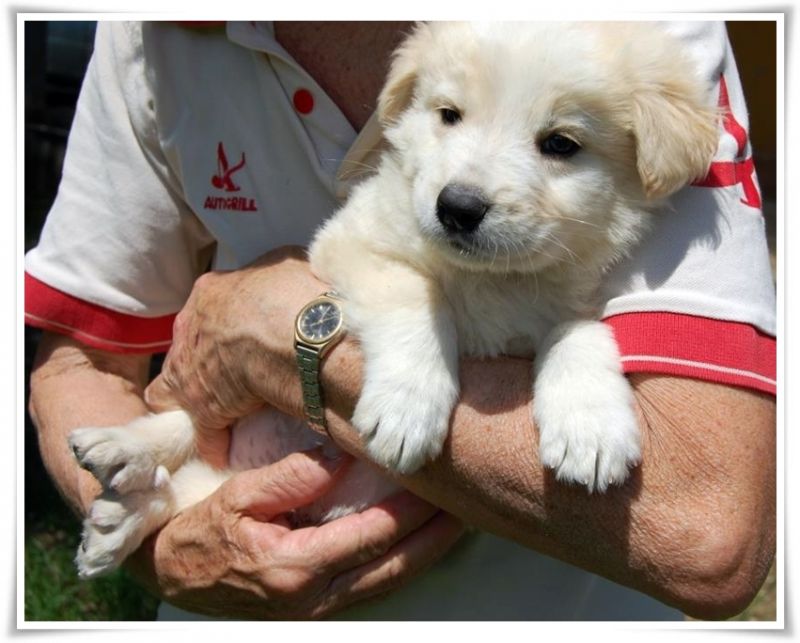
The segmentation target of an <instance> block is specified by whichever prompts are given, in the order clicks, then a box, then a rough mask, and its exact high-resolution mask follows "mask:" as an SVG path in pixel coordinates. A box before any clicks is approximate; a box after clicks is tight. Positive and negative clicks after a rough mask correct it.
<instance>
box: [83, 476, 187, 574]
mask: <svg viewBox="0 0 800 643" xmlns="http://www.w3.org/2000/svg"><path fill="white" fill-rule="evenodd" d="M163 474H164V475H166V476H167V478H169V474H168V473H167V472H166V470H164V471H163ZM172 510H173V497H172V493H171V491H170V489H169V488H168V486H162V487H161V488H160V489H155V490H152V491H142V492H134V493H131V494H126V495H118V494H115V493H113V492H106V493H104V494H103V495H102V496H100V497H99V498H97V499H96V500H95V501H94V502H93V503H92V506H91V508H90V509H89V514H88V515H87V517H86V519H85V520H84V521H83V535H82V538H81V544H80V546H79V548H78V552H77V554H76V556H75V565H76V566H77V568H78V575H79V576H80V577H81V578H84V579H85V578H95V577H97V576H102V575H104V574H108V573H110V572H112V571H114V570H115V569H117V568H118V567H119V566H120V565H121V564H122V562H123V561H124V560H125V559H126V558H127V557H128V556H129V555H130V554H132V553H133V552H134V551H135V550H136V549H137V548H138V547H139V545H141V544H142V541H143V540H144V539H145V538H146V537H147V536H148V535H150V534H151V533H153V532H154V531H155V530H156V529H158V528H159V527H161V526H162V525H163V524H165V523H166V522H167V521H168V520H169V518H170V517H171V516H172V513H173V511H172Z"/></svg>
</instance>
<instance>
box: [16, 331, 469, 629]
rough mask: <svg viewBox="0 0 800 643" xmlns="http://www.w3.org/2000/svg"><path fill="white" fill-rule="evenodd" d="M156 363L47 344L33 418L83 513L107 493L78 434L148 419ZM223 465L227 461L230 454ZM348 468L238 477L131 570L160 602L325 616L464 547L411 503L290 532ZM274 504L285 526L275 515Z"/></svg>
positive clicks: (245, 613) (65, 489)
mask: <svg viewBox="0 0 800 643" xmlns="http://www.w3.org/2000/svg"><path fill="white" fill-rule="evenodd" d="M148 363H149V358H148V357H143V356H135V355H119V354H113V353H106V352H104V351H98V350H94V349H91V348H88V347H86V346H84V345H82V344H79V343H77V342H75V341H74V340H71V339H69V338H66V337H62V336H59V335H53V334H49V333H46V334H45V335H44V337H43V339H42V341H41V343H40V347H39V352H38V355H37V359H36V363H35V366H34V371H33V374H32V377H31V402H30V409H31V415H32V417H33V419H34V422H35V424H36V426H37V429H38V434H39V444H40V449H41V453H42V457H43V460H44V462H45V466H46V467H47V469H48V471H49V472H50V474H51V476H52V477H53V479H54V481H55V483H56V485H57V486H58V487H59V489H60V490H61V492H62V493H63V495H64V496H65V497H66V498H67V500H68V502H69V503H70V504H71V505H72V507H73V508H74V509H75V510H76V512H77V513H78V514H79V515H83V514H85V513H86V511H87V510H88V508H89V506H90V504H91V502H92V500H93V498H94V496H95V495H96V494H97V492H98V491H99V490H100V487H99V485H98V483H97V482H96V481H95V480H94V478H93V477H92V476H91V475H90V474H89V473H87V472H85V471H83V470H81V469H79V468H78V466H77V464H76V462H75V459H74V457H73V455H72V453H71V452H70V450H69V448H68V446H67V435H68V434H69V432H70V431H72V430H73V429H75V428H77V427H80V426H107V425H114V424H123V423H126V422H128V421H130V420H132V419H134V418H136V417H138V416H140V415H143V414H145V413H147V412H148V408H147V406H146V405H145V403H144V401H143V399H142V391H143V387H144V385H145V383H146V379H147V366H148ZM226 444H227V440H224V439H223V440H218V441H217V445H226ZM216 455H217V458H218V459H219V460H225V459H226V458H225V455H226V454H225V452H223V453H217V454H216ZM345 462H346V458H343V459H341V460H336V461H328V460H326V459H325V458H324V456H323V455H322V454H313V453H306V454H294V455H292V456H290V457H288V458H286V459H284V460H281V461H280V462H278V463H276V464H273V465H270V466H268V467H262V468H260V469H257V470H253V471H247V472H243V473H240V474H237V475H235V476H234V477H233V478H231V479H230V480H229V481H228V482H227V483H226V484H224V485H223V486H222V487H221V488H220V489H219V490H218V491H217V492H215V493H214V494H213V495H212V496H210V497H209V498H207V499H206V500H204V501H203V502H201V503H198V504H197V505H195V506H193V507H190V508H189V509H187V510H185V511H183V512H182V513H181V514H180V515H178V516H177V517H175V518H174V519H173V520H172V521H171V522H170V523H168V524H167V525H166V526H165V527H164V528H163V529H162V530H161V531H160V532H159V533H158V534H156V535H155V536H154V537H152V538H150V539H149V540H148V541H146V542H145V545H144V546H142V547H141V548H140V549H139V551H138V552H137V554H136V556H134V557H133V558H132V559H131V560H130V561H129V565H128V567H129V569H130V570H131V571H132V572H133V573H134V575H135V576H137V578H138V579H139V580H140V582H142V583H143V584H144V585H145V586H146V587H147V588H148V589H150V590H151V591H152V592H153V593H155V594H157V595H159V596H161V597H164V598H167V599H169V600H170V601H171V602H173V603H174V604H176V605H178V606H180V607H183V608H185V609H189V610H192V611H197V612H202V613H208V614H215V615H221V616H225V617H228V618H279V619H286V618H308V617H320V616H325V615H329V614H331V613H333V612H336V611H338V610H340V609H342V608H343V607H346V606H347V605H350V604H352V603H354V602H358V601H360V600H362V599H365V598H369V597H371V596H374V595H376V594H381V593H384V592H386V591H389V590H391V589H392V588H394V587H396V586H397V585H400V584H402V583H403V582H404V581H405V580H407V579H409V578H411V577H413V576H414V575H415V574H416V573H418V572H419V571H421V570H423V569H425V568H427V567H428V566H429V565H430V564H431V563H432V562H434V561H435V560H436V559H437V558H439V557H440V556H441V555H443V554H444V553H445V552H446V551H447V550H448V549H449V548H450V547H451V546H452V544H453V543H454V542H455V541H456V540H457V539H458V538H459V537H460V535H461V533H462V527H461V524H460V523H459V521H458V520H456V519H454V518H453V517H452V516H449V515H447V514H445V513H444V512H442V511H439V510H438V509H437V508H436V507H435V506H433V505H430V504H429V503H427V502H425V501H423V500H421V499H419V498H416V497H415V496H413V495H412V494H410V493H401V494H398V495H397V496H394V497H392V498H390V499H387V500H386V501H385V502H383V503H381V504H380V505H378V506H376V507H373V508H372V509H370V510H369V511H367V512H364V513H362V514H359V515H354V516H348V517H345V518H342V519H340V520H336V521H332V522H330V523H328V524H327V525H323V526H321V527H318V528H313V529H305V530H290V529H288V528H287V527H286V526H285V525H284V524H283V523H282V522H281V521H280V514H282V513H283V512H284V511H286V510H287V509H288V508H294V507H299V506H303V505H305V504H307V503H309V502H312V501H313V500H314V499H316V498H317V497H319V496H320V495H322V494H323V493H325V492H326V491H327V489H328V488H329V487H330V485H331V484H333V483H334V482H335V477H336V472H337V471H338V469H339V467H341V466H343V465H344V463H345ZM253 504H255V506H256V509H253V508H252V506H251V505H253ZM271 506H272V507H274V508H275V514H276V515H277V519H276V520H275V521H272V520H270V519H267V518H265V517H264V516H265V514H268V513H269V507H271Z"/></svg>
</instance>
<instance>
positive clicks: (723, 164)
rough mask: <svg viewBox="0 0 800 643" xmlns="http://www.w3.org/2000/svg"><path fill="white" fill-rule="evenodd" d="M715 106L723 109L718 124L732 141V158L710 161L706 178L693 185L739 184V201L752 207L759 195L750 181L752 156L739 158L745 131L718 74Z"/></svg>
mask: <svg viewBox="0 0 800 643" xmlns="http://www.w3.org/2000/svg"><path fill="white" fill-rule="evenodd" d="M719 107H720V110H721V111H722V112H723V117H722V126H723V127H724V128H725V131H726V132H727V133H728V134H730V135H731V136H733V138H734V139H735V140H736V146H737V150H736V158H735V159H734V160H733V161H715V162H713V163H712V164H711V167H710V168H709V169H708V174H707V175H706V178H704V179H703V180H702V181H698V182H697V183H694V184H693V185H697V186H700V187H704V188H724V187H729V186H731V185H738V184H739V183H741V184H742V189H743V190H744V198H743V199H741V202H742V203H744V204H745V205H749V206H750V207H752V208H760V207H761V195H760V194H759V193H758V188H757V187H756V183H755V181H754V180H753V173H754V172H755V166H754V165H753V157H752V156H749V157H747V158H743V157H744V152H745V147H746V146H747V132H746V131H745V129H744V127H742V126H741V124H740V123H739V122H738V121H737V120H736V119H735V118H734V116H733V112H732V111H731V104H730V100H729V99H728V86H727V84H726V83H725V76H720V80H719Z"/></svg>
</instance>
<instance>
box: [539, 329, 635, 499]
mask: <svg viewBox="0 0 800 643" xmlns="http://www.w3.org/2000/svg"><path fill="white" fill-rule="evenodd" d="M533 414H534V419H535V421H536V424H537V426H538V429H539V453H540V457H541V461H542V464H544V465H545V466H547V467H549V468H551V469H554V470H555V472H556V477H557V479H559V480H565V481H568V482H578V483H580V484H583V485H585V486H586V487H587V488H588V489H589V491H593V490H595V489H596V490H598V491H601V492H602V491H605V490H606V488H607V487H608V485H610V484H621V483H622V482H623V481H624V480H625V479H626V477H627V475H628V468H629V467H633V466H635V465H636V464H637V463H638V462H639V458H640V434H639V427H638V424H637V422H636V416H635V414H634V411H633V392H632V390H631V388H630V384H629V383H628V380H627V379H626V378H625V376H624V375H623V374H622V369H621V367H620V359H619V350H618V349H617V345H616V342H615V340H614V337H613V335H612V333H611V331H610V330H609V329H608V328H607V327H606V326H605V324H602V323H601V322H593V321H583V322H569V323H565V324H561V325H560V326H557V327H556V328H555V329H554V330H553V331H552V332H551V333H550V335H549V336H548V337H547V339H546V341H545V345H544V346H542V347H539V350H538V354H537V358H536V365H535V380H534V397H533Z"/></svg>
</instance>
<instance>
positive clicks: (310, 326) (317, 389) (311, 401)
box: [294, 292, 345, 431]
mask: <svg viewBox="0 0 800 643" xmlns="http://www.w3.org/2000/svg"><path fill="white" fill-rule="evenodd" d="M343 322H344V318H343V316H342V307H341V303H340V300H339V298H338V297H337V295H336V293H335V292H327V293H325V294H324V295H320V296H319V297H317V298H316V299H314V300H312V301H310V302H308V303H307V304H306V305H305V306H303V309H302V310H301V311H300V312H299V313H298V314H297V319H296V320H295V324H294V349H295V353H296V355H297V366H298V368H299V369H300V381H301V383H302V386H303V408H304V409H305V413H306V419H307V420H308V422H309V424H313V425H315V426H318V427H320V428H322V429H325V430H326V431H327V428H328V427H327V426H326V424H325V406H324V402H323V399H322V386H321V385H320V381H319V371H320V364H321V362H322V359H323V358H324V357H325V355H326V354H327V352H328V351H329V350H330V349H331V348H333V347H334V346H335V345H336V344H337V342H339V340H341V339H342V337H344V333H345V329H344V323H343Z"/></svg>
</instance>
